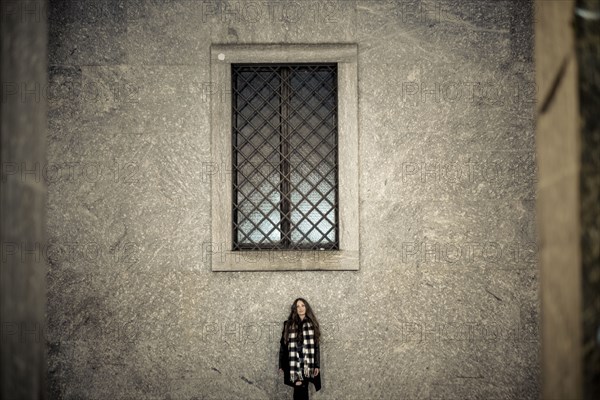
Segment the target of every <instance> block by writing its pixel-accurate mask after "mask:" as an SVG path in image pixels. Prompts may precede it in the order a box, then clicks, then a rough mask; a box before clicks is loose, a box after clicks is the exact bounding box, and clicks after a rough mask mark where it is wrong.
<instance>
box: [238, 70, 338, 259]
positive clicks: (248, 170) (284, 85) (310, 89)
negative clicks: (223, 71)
mask: <svg viewBox="0 0 600 400" xmlns="http://www.w3.org/2000/svg"><path fill="white" fill-rule="evenodd" d="M232 103H233V104H232V106H233V112H232V118H233V120H232V126H233V129H232V131H233V132H232V134H233V138H232V139H233V140H232V143H233V157H232V161H233V169H232V176H233V179H232V181H233V250H259V249H281V250H285V249H290V250H300V249H302V250H311V249H313V250H317V249H327V250H333V249H338V248H339V246H338V243H339V241H338V193H337V192H338V172H337V170H338V155H337V141H338V138H337V65H336V64H310V65H308V64H286V65H282V64H260V65H259V64H232Z"/></svg>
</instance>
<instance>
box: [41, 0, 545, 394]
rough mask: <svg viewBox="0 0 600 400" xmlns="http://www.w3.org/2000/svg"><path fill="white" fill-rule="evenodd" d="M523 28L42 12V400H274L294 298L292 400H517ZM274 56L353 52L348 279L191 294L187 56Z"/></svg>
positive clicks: (241, 284) (194, 238)
mask: <svg viewBox="0 0 600 400" xmlns="http://www.w3.org/2000/svg"><path fill="white" fill-rule="evenodd" d="M226 6H227V7H226ZM533 19H534V18H533V12H532V6H531V4H529V3H527V2H522V1H495V2H487V1H486V2H482V1H458V0H457V1H334V2H325V3H323V2H316V1H315V2H312V1H299V2H296V3H291V2H290V3H288V2H286V3H282V2H229V3H227V4H226V3H224V2H202V1H171V0H169V1H167V0H105V1H94V2H91V1H90V2H75V1H53V2H52V4H51V7H50V31H49V33H50V68H49V72H50V76H49V79H50V86H49V95H50V99H49V107H50V109H49V136H48V141H49V143H48V144H49V156H48V158H49V160H48V161H49V164H50V166H51V168H49V169H48V170H49V173H48V174H47V175H48V176H47V179H48V182H49V203H48V219H49V220H48V225H49V236H50V240H51V241H52V243H53V246H52V249H53V251H52V254H51V255H50V261H51V269H50V273H49V290H48V296H49V297H48V307H49V311H48V323H49V329H48V332H47V335H48V340H49V342H50V350H49V351H50V353H49V357H50V360H49V361H50V362H49V364H50V365H49V368H50V370H49V377H50V384H51V396H52V398H86V399H87V398H89V399H93V398H98V399H100V398H117V399H134V398H135V399H142V398H143V399H280V398H291V388H289V387H287V386H284V385H283V384H282V382H281V381H282V379H281V377H279V376H278V375H277V352H278V347H279V335H280V331H281V323H282V321H283V320H284V319H285V318H286V317H287V313H288V311H289V306H290V305H291V302H292V301H293V299H294V298H295V297H298V296H303V297H306V298H307V299H308V301H309V302H310V303H311V305H312V306H313V307H314V309H315V311H316V313H317V316H318V317H319V319H320V322H321V325H322V326H323V329H324V338H323V342H322V347H321V349H322V350H321V353H322V356H321V357H322V359H321V366H322V382H323V388H322V390H321V391H320V392H318V393H316V394H315V395H314V398H318V399H331V400H333V399H380V398H381V399H395V398H401V397H402V398H445V399H452V398H457V399H458V398H461V399H462V398H515V399H517V398H518V399H522V398H528V399H535V398H537V397H538V395H539V392H540V383H539V373H540V369H539V366H538V364H539V357H538V351H539V344H540V342H539V335H538V319H539V309H538V305H537V300H538V294H537V289H538V274H537V250H536V244H535V242H536V237H535V207H534V204H535V196H536V194H535V189H534V188H535V180H536V178H535V176H536V171H535V154H534V151H535V150H534V127H533V121H534V118H533V111H534V101H535V85H534V83H533V82H534V76H533V61H532V43H533V42H532V37H533V33H532V29H533V28H532V26H533ZM280 42H284V43H358V49H359V60H358V63H359V70H358V77H359V146H360V147H359V151H360V153H359V158H360V218H361V221H360V222H361V231H360V237H361V242H360V246H361V266H360V270H359V271H344V272H337V271H321V272H319V271H309V272H252V273H248V272H223V273H214V272H211V270H210V264H209V263H208V262H207V258H206V255H205V254H204V249H205V246H204V245H203V244H205V243H207V242H209V240H210V228H209V227H210V225H211V221H210V202H209V199H210V192H209V190H210V182H209V179H207V176H205V172H206V168H205V167H206V163H208V162H211V158H210V153H209V149H210V146H209V134H210V127H209V125H208V124H209V115H210V114H209V111H210V110H209V107H208V104H209V102H208V99H209V97H208V96H211V95H212V96H215V95H217V96H220V95H223V96H225V98H226V97H227V94H226V93H221V91H220V90H219V88H215V87H214V86H213V85H211V83H210V77H209V62H208V56H209V46H210V44H211V43H280ZM312 390H313V389H312V388H311V391H312Z"/></svg>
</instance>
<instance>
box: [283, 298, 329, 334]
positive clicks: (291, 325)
mask: <svg viewBox="0 0 600 400" xmlns="http://www.w3.org/2000/svg"><path fill="white" fill-rule="evenodd" d="M298 301H301V302H303V303H304V306H305V307H306V314H305V315H304V318H305V319H307V318H308V320H309V321H310V322H311V323H312V325H313V330H314V332H315V343H319V338H320V337H321V330H320V329H319V321H317V317H316V316H315V313H314V312H313V310H312V308H311V307H310V304H308V301H306V300H304V299H303V298H302V297H298V298H297V299H296V300H294V303H293V304H292V311H291V312H290V316H289V317H288V319H287V323H286V324H285V329H284V330H283V338H284V341H285V344H287V343H288V338H289V334H290V332H296V333H297V332H298V327H299V326H300V316H299V315H298V310H297V309H296V306H297V304H298ZM296 337H298V336H296Z"/></svg>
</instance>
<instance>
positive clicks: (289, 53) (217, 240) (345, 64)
mask: <svg viewBox="0 0 600 400" xmlns="http://www.w3.org/2000/svg"><path fill="white" fill-rule="evenodd" d="M232 63H337V67H338V94H337V96H338V196H339V198H338V207H339V209H338V224H339V250H273V249H265V250H236V251H233V250H231V249H232V241H233V233H232V226H233V222H232V221H233V215H232V214H233V210H232V182H231V170H232V167H231V165H232V161H231V160H232V143H231V139H232V134H231V132H232V119H231V115H232V114H231V113H232V103H231V64H232ZM210 82H211V96H210V129H211V159H212V160H211V161H212V166H213V168H212V173H211V174H210V176H211V217H212V223H211V242H210V243H209V245H208V246H206V247H205V249H206V254H207V257H208V258H209V259H210V262H211V270H212V271H289V270H292V271H298V270H299V271H308V270H338V271H341V270H358V269H359V266H360V247H359V229H360V221H359V198H358V194H359V180H358V177H359V170H358V46H357V44H355V43H348V44H310V45H308V44H248V45H237V44H212V45H211V46H210ZM215 89H216V90H215Z"/></svg>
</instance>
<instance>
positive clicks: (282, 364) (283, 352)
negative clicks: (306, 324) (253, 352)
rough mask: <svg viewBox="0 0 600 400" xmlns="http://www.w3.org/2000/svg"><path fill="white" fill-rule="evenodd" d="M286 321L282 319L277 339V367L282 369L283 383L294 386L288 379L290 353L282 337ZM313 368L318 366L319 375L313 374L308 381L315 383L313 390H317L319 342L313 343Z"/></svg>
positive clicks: (319, 381) (319, 387)
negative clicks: (281, 328)
mask: <svg viewBox="0 0 600 400" xmlns="http://www.w3.org/2000/svg"><path fill="white" fill-rule="evenodd" d="M286 322H287V321H284V323H283V330H282V331H281V340H280V341H279V343H280V345H279V368H281V369H283V383H285V384H286V385H289V386H292V387H294V383H293V382H292V381H291V380H290V359H289V357H290V355H289V353H288V348H287V345H286V344H285V341H284V338H283V333H284V332H285V324H286ZM315 368H319V375H317V376H315V377H314V378H308V381H309V382H312V383H313V385H315V390H316V391H317V392H318V391H319V390H321V350H320V349H319V343H315Z"/></svg>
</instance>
